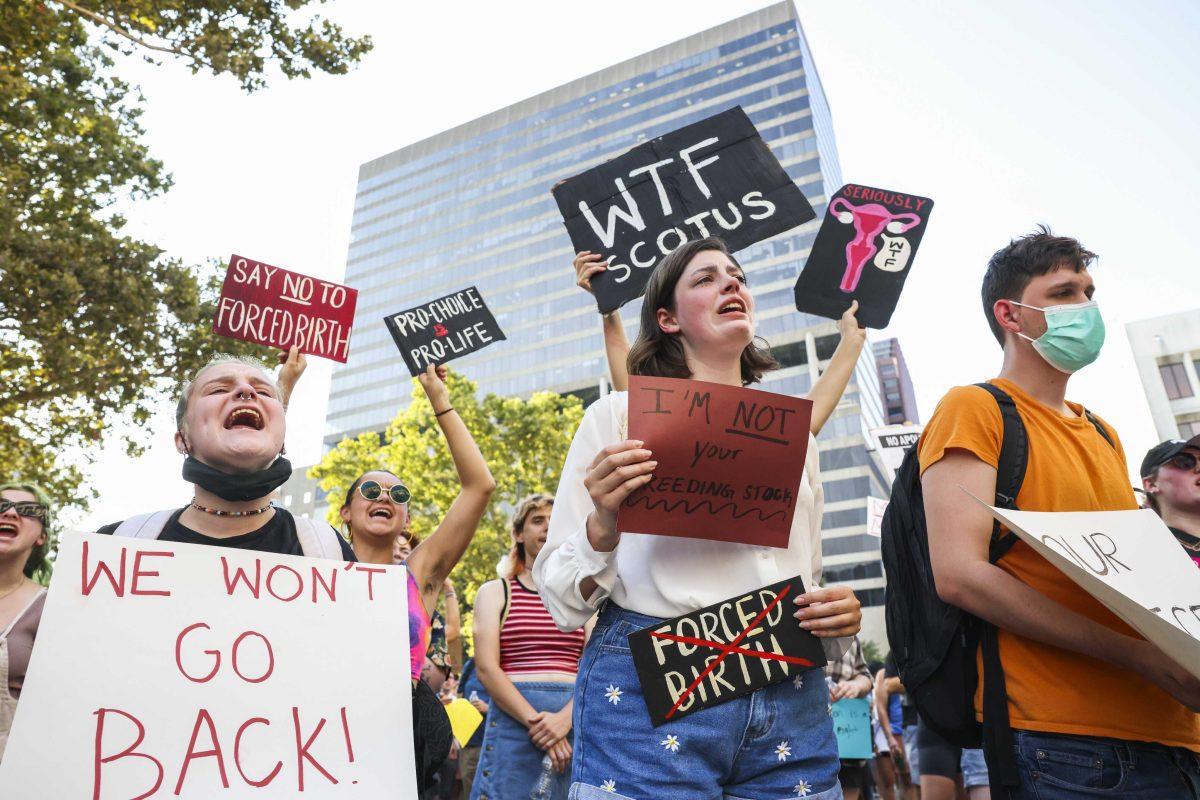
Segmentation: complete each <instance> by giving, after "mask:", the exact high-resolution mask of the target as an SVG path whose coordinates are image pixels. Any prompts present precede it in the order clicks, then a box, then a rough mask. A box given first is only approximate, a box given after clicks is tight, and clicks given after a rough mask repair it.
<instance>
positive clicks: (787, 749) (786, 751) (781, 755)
mask: <svg viewBox="0 0 1200 800" xmlns="http://www.w3.org/2000/svg"><path fill="white" fill-rule="evenodd" d="M791 754H792V747H791V745H789V744H788V743H787V740H784V741H782V742H780V743H779V744H778V745H777V746H776V747H775V756H776V757H777V758H778V759H779V760H780V761H787V760H788V756H790V755H791Z"/></svg>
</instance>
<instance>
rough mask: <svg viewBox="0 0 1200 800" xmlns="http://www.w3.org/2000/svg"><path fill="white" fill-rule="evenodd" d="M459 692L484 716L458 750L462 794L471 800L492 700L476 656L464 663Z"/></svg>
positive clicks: (464, 798) (466, 799) (465, 799)
mask: <svg viewBox="0 0 1200 800" xmlns="http://www.w3.org/2000/svg"><path fill="white" fill-rule="evenodd" d="M459 693H460V694H461V695H462V696H463V697H465V698H466V699H467V701H468V702H470V704H471V705H472V706H474V707H475V710H476V711H478V712H479V713H480V714H482V715H483V717H484V719H483V721H482V722H480V724H479V727H478V728H476V729H475V732H474V733H473V734H471V738H470V739H469V740H468V741H467V743H466V744H465V745H463V746H462V747H461V748H460V749H459V751H458V771H459V775H460V776H461V777H462V786H463V791H462V796H463V800H470V797H471V787H472V786H473V784H474V782H475V772H476V769H477V768H478V767H479V756H480V753H481V752H482V751H483V734H484V731H485V730H487V715H488V711H489V710H490V707H489V703H490V702H491V697H490V696H489V695H488V693H487V689H485V688H483V684H482V683H481V682H480V680H479V675H478V674H477V673H476V672H475V659H474V658H469V659H467V663H465V664H464V665H463V669H462V675H461V676H460V690H459Z"/></svg>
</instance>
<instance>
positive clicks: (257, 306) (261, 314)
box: [213, 254, 358, 364]
mask: <svg viewBox="0 0 1200 800" xmlns="http://www.w3.org/2000/svg"><path fill="white" fill-rule="evenodd" d="M357 303H358V290H357V289H351V288H349V287H347V286H342V285H340V284H337V283H330V282H329V281H322V280H317V279H316V278H310V277H309V276H308V275H301V274H300V273H298V272H289V271H288V270H286V269H280V268H279V267H272V266H271V265H270V264H264V263H262V262H261V261H254V260H252V259H249V258H244V257H242V256H239V255H236V254H235V255H233V256H230V258H229V269H228V271H226V273H225V283H224V284H223V285H222V286H221V297H220V298H219V299H218V300H217V313H216V316H215V318H214V319H213V332H214V333H217V334H219V335H221V336H228V337H230V338H231V339H241V340H242V341H246V342H255V343H256V344H265V345H267V346H268V347H277V348H279V349H280V350H287V349H288V348H289V347H291V346H292V345H298V346H299V347H300V352H302V353H308V354H309V355H314V356H321V357H322V358H331V359H333V360H334V361H340V362H342V363H343V364H344V363H346V359H347V358H348V357H349V354H350V329H351V327H352V326H353V325H354V307H355V305H356V304H357Z"/></svg>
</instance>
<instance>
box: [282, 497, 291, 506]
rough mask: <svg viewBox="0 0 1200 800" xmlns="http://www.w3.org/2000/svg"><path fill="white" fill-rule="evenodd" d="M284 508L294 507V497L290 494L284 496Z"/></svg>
mask: <svg viewBox="0 0 1200 800" xmlns="http://www.w3.org/2000/svg"><path fill="white" fill-rule="evenodd" d="M283 507H284V508H291V507H292V496H291V495H290V494H286V495H284V496H283Z"/></svg>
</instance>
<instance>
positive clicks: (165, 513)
mask: <svg viewBox="0 0 1200 800" xmlns="http://www.w3.org/2000/svg"><path fill="white" fill-rule="evenodd" d="M178 510H179V509H177V508H164V509H163V510H162V511H153V512H151V513H149V514H138V515H137V516H136V517H130V518H129V519H127V520H125V521H124V522H122V523H121V524H120V525H118V526H117V529H116V530H115V531H113V536H128V537H130V538H133V539H157V538H158V537H159V536H160V535H161V534H162V532H163V528H165V527H167V522H169V521H170V519H171V517H172V516H173V515H174V514H175V512H176V511H178Z"/></svg>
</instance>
